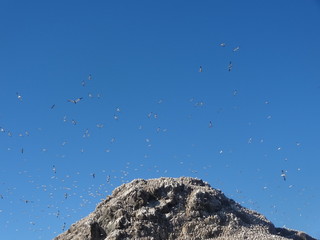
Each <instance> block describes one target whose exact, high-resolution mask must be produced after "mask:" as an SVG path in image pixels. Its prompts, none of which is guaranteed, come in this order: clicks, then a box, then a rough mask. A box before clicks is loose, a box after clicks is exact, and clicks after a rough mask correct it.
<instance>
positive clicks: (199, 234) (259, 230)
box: [54, 177, 314, 240]
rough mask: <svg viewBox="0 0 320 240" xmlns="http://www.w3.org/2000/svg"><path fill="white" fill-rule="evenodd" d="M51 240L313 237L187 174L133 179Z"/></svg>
mask: <svg viewBox="0 0 320 240" xmlns="http://www.w3.org/2000/svg"><path fill="white" fill-rule="evenodd" d="M54 239H55V240H69V239H70V240H71V239H72V240H77V239H79V240H122V239H128V240H129V239H141V240H164V239H172V240H173V239H181V240H198V239H199V240H203V239H218V240H222V239H224V240H231V239H248V240H251V239H252V240H253V239H257V240H266V239H275V240H285V239H293V240H313V239H314V238H312V237H310V236H309V235H307V234H305V233H303V232H299V231H295V230H290V229H285V228H276V227H275V226H274V225H273V224H272V223H271V222H270V221H268V220H267V219H266V218H265V217H264V216H263V215H261V214H259V213H257V212H255V211H252V210H249V209H247V208H244V207H242V206H241V205H239V204H238V203H236V202H235V201H233V200H232V199H229V198H227V197H226V196H225V195H224V194H223V193H222V192H221V191H220V190H217V189H214V188H212V187H211V186H210V185H209V184H208V183H206V182H204V181H202V180H200V179H196V178H189V177H181V178H159V179H150V180H143V179H136V180H134V181H132V182H130V183H127V184H123V185H122V186H120V187H118V188H116V189H115V190H114V191H113V193H112V195H111V196H108V197H107V198H106V199H105V200H104V201H102V202H101V203H100V204H99V205H98V206H97V208H96V210H95V211H94V212H92V213H91V214H89V216H87V217H85V218H83V219H82V220H80V221H79V222H77V223H75V224H73V225H72V226H71V227H70V229H68V230H67V231H66V232H64V233H62V234H61V235H59V236H57V237H56V238H54Z"/></svg>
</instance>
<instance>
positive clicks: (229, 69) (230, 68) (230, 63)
mask: <svg viewBox="0 0 320 240" xmlns="http://www.w3.org/2000/svg"><path fill="white" fill-rule="evenodd" d="M231 70H232V62H231V61H230V62H229V65H228V71H229V72H231Z"/></svg>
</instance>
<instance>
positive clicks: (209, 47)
mask: <svg viewBox="0 0 320 240" xmlns="http://www.w3.org/2000/svg"><path fill="white" fill-rule="evenodd" d="M0 22H1V23H0V31H1V34H0V68H1V88H0V91H1V94H0V160H1V168H0V194H1V195H0V232H1V238H3V239H7V240H16V239H20V238H24V239H51V238H53V237H54V236H56V235H58V234H59V233H61V232H62V231H63V229H65V230H66V229H67V228H69V226H70V225H71V224H72V223H74V222H75V221H77V220H79V219H80V218H82V217H84V216H86V215H88V214H89V213H90V212H92V211H93V210H94V209H95V205H96V204H97V203H98V202H100V201H101V199H103V198H105V197H106V195H109V194H111V192H112V190H113V189H114V188H115V187H117V186H119V185H121V184H122V183H125V182H129V181H131V180H132V179H135V178H146V179H147V178H158V177H162V176H164V177H180V176H192V177H198V178H201V179H203V180H205V181H207V182H209V183H210V184H211V186H212V187H214V188H219V189H221V190H222V191H223V192H224V193H225V194H226V195H227V196H228V197H230V198H233V199H234V200H236V201H237V202H239V203H241V204H242V205H243V206H245V207H248V208H251V209H254V210H257V211H259V212H260V213H262V214H264V215H265V216H266V217H267V218H268V219H269V220H271V221H272V222H273V223H274V224H275V225H276V226H279V227H282V226H284V225H285V226H286V227H288V228H293V229H298V230H302V231H306V232H308V233H309V234H311V235H313V236H314V237H317V238H320V230H319V229H320V207H319V202H320V186H319V180H320V175H319V169H320V163H319V160H320V146H319V130H320V127H319V123H320V107H319V103H320V73H319V69H320V66H319V63H320V61H319V55H320V44H319V43H320V30H319V26H320V2H319V1H318V0H283V1H275V0H262V1H255V0H250V1H249V0H248V1H238V0H224V1H222V0H220V1H218V0H217V1H209V0H204V1H185V0H184V1H182V0H181V1H171V0H170V1H169V0H166V1H146V0H145V1H102V0H96V1H83V0H77V1H75V0H72V1H43V0H42V1H40V0H34V1H12V0H1V1H0ZM221 44H222V45H221ZM200 68H201V70H202V71H200ZM68 100H70V101H68ZM73 101H75V102H76V103H74V102H73ZM282 171H283V176H281V174H282ZM284 178H286V180H284Z"/></svg>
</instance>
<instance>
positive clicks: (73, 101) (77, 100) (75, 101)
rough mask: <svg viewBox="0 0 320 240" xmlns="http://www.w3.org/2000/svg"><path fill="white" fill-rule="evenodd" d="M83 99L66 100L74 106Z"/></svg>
mask: <svg viewBox="0 0 320 240" xmlns="http://www.w3.org/2000/svg"><path fill="white" fill-rule="evenodd" d="M82 99H83V98H82V97H80V98H77V99H68V102H72V103H74V104H76V103H77V102H80V101H81V100H82Z"/></svg>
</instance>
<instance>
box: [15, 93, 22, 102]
mask: <svg viewBox="0 0 320 240" xmlns="http://www.w3.org/2000/svg"><path fill="white" fill-rule="evenodd" d="M16 95H17V98H18V99H19V100H20V101H22V96H21V94H19V93H16Z"/></svg>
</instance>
